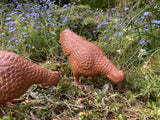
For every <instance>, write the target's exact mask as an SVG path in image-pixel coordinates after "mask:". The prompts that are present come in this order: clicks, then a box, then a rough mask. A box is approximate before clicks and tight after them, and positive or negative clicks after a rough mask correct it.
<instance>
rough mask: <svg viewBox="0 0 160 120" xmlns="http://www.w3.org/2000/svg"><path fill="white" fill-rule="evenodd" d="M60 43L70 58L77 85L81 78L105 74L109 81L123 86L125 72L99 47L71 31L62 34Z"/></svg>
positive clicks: (66, 30)
mask: <svg viewBox="0 0 160 120" xmlns="http://www.w3.org/2000/svg"><path fill="white" fill-rule="evenodd" d="M60 41H61V45H62V49H63V52H64V54H65V55H67V56H69V61H70V63H71V67H72V72H73V75H74V82H75V84H77V85H79V77H80V76H88V77H94V76H97V75H100V74H101V73H103V74H105V75H106V76H107V77H108V79H110V80H112V81H113V82H115V83H116V84H118V85H119V86H120V85H121V83H122V81H123V79H124V76H125V75H124V72H123V71H121V70H119V69H118V68H117V67H116V66H115V65H114V64H113V63H112V62H111V61H110V60H109V59H108V58H107V57H106V55H105V53H104V52H103V50H102V49H101V48H100V47H99V46H97V45H96V44H94V43H91V42H89V41H87V40H86V39H84V38H83V37H81V36H79V35H77V34H76V33H74V32H72V31H71V30H69V29H65V30H63V31H62V32H61V34H60Z"/></svg>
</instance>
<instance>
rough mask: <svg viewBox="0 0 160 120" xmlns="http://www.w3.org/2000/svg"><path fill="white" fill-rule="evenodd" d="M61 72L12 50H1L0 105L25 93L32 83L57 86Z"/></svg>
mask: <svg viewBox="0 0 160 120" xmlns="http://www.w3.org/2000/svg"><path fill="white" fill-rule="evenodd" d="M59 79H60V74H59V72H57V71H49V70H47V69H45V68H43V67H41V66H39V65H37V64H34V63H32V62H31V61H29V60H27V59H25V58H23V57H22V56H20V55H17V54H15V53H12V52H7V51H0V105H4V104H6V103H7V102H10V101H11V100H12V99H14V98H17V97H19V96H21V95H22V94H24V93H25V92H26V90H27V89H28V88H29V87H30V86H31V85H32V84H41V85H42V86H56V85H57V84H58V82H59Z"/></svg>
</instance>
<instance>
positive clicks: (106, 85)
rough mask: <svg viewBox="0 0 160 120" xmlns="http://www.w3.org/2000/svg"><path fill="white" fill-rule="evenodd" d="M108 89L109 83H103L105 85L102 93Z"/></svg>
mask: <svg viewBox="0 0 160 120" xmlns="http://www.w3.org/2000/svg"><path fill="white" fill-rule="evenodd" d="M108 89H109V85H108V84H105V85H104V86H103V93H104V94H106V92H107V91H108Z"/></svg>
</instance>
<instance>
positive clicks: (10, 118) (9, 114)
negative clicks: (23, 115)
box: [8, 112, 13, 120]
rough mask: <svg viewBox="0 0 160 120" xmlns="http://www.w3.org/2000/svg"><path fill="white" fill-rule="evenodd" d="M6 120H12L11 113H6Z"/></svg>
mask: <svg viewBox="0 0 160 120" xmlns="http://www.w3.org/2000/svg"><path fill="white" fill-rule="evenodd" d="M8 120H13V117H12V114H11V112H9V113H8Z"/></svg>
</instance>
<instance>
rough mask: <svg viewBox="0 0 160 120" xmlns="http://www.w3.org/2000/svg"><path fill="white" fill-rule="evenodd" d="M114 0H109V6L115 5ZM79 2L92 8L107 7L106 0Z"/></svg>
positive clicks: (84, 0) (83, 0)
mask: <svg viewBox="0 0 160 120" xmlns="http://www.w3.org/2000/svg"><path fill="white" fill-rule="evenodd" d="M115 2H116V1H115V0H111V1H110V3H109V4H110V5H109V7H115V6H114V5H115ZM81 3H82V4H85V5H86V4H87V5H89V6H90V7H91V8H94V9H97V8H100V9H104V10H105V9H106V8H108V0H81Z"/></svg>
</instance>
